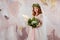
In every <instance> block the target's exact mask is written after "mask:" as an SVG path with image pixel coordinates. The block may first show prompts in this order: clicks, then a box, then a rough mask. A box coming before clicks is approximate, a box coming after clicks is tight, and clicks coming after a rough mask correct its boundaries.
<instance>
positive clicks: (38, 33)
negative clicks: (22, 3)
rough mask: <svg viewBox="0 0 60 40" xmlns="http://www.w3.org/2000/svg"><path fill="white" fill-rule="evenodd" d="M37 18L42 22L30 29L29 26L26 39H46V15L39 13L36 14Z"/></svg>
mask: <svg viewBox="0 0 60 40" xmlns="http://www.w3.org/2000/svg"><path fill="white" fill-rule="evenodd" d="M36 18H38V19H39V20H41V21H42V22H43V25H42V26H41V27H39V28H35V29H32V28H31V27H29V28H28V29H29V33H28V38H27V40H47V31H46V17H45V15H43V14H41V15H38V16H36Z"/></svg>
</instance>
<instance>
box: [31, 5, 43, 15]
mask: <svg viewBox="0 0 60 40" xmlns="http://www.w3.org/2000/svg"><path fill="white" fill-rule="evenodd" d="M34 7H36V6H33V10H32V15H33V16H35V15H36V12H35V11H34ZM39 14H42V10H41V7H40V6H39V7H38V15H39Z"/></svg>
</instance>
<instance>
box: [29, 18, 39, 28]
mask: <svg viewBox="0 0 60 40" xmlns="http://www.w3.org/2000/svg"><path fill="white" fill-rule="evenodd" d="M38 24H39V20H38V19H37V18H35V17H33V18H29V19H28V25H29V26H31V27H32V28H36V27H37V25H38Z"/></svg>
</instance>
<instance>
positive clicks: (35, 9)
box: [34, 7, 39, 16]
mask: <svg viewBox="0 0 60 40" xmlns="http://www.w3.org/2000/svg"><path fill="white" fill-rule="evenodd" d="M38 9H39V8H38V7H34V11H35V12H36V15H35V16H38V14H39V13H38Z"/></svg>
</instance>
